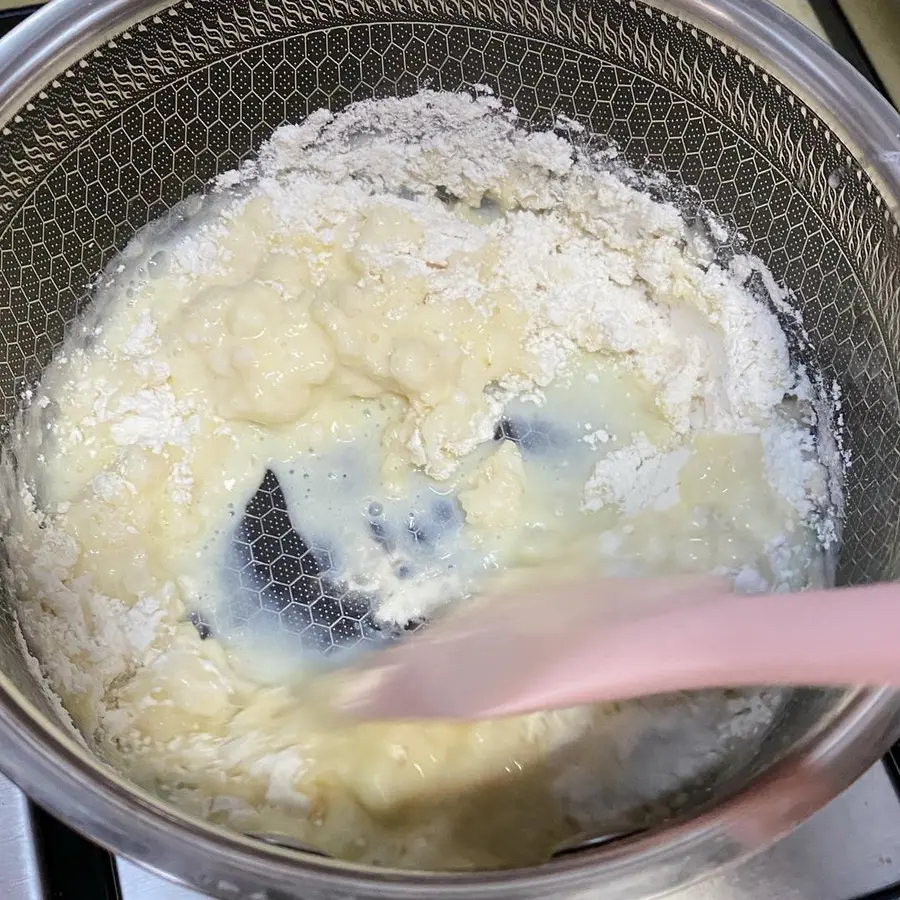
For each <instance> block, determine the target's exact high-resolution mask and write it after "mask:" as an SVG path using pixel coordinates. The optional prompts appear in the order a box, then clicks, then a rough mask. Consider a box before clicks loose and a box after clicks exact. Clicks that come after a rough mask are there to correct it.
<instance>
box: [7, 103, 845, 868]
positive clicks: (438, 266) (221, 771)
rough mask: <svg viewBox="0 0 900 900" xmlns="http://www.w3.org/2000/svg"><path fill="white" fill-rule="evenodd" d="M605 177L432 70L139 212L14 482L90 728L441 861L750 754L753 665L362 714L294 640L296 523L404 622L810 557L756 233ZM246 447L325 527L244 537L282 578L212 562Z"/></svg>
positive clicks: (33, 620) (314, 120) (815, 563)
mask: <svg viewBox="0 0 900 900" xmlns="http://www.w3.org/2000/svg"><path fill="white" fill-rule="evenodd" d="M620 174H621V173H619V174H617V173H616V171H614V169H613V163H612V162H611V161H610V156H609V154H591V153H589V152H587V151H576V150H574V149H573V147H572V146H571V145H570V144H569V143H568V142H566V141H565V140H563V139H562V138H559V137H557V136H555V135H554V134H552V133H537V134H529V133H527V132H525V131H523V130H521V129H520V128H519V127H518V126H517V124H516V122H515V120H514V117H513V116H512V115H511V114H509V113H507V112H506V111H504V110H503V109H502V107H501V105H500V103H499V102H498V101H496V100H494V99H493V98H492V97H490V96H489V95H486V94H485V93H483V92H482V93H480V94H479V95H478V96H477V98H476V99H473V98H471V97H468V96H466V95H447V94H435V93H429V92H425V93H422V94H420V95H418V96H416V97H413V98H409V99H406V100H383V101H378V102H366V103H361V104H357V105H354V106H352V107H350V108H349V109H348V110H347V111H346V112H344V113H343V114H341V115H339V116H332V115H331V114H330V113H327V112H324V111H322V112H318V113H315V114H313V115H312V116H310V117H309V118H308V119H307V120H306V121H305V122H303V123H302V124H300V125H295V126H286V127H284V128H281V129H279V130H278V131H277V132H276V133H275V134H274V135H273V137H272V139H271V141H270V142H269V143H268V144H267V145H266V146H265V147H264V148H263V149H262V151H261V152H260V155H259V158H258V160H256V161H254V162H252V163H248V164H247V165H245V166H244V167H243V169H242V170H241V171H240V172H238V173H229V174H228V175H226V176H223V177H222V178H220V179H219V181H218V183H217V185H216V187H215V190H214V191H213V194H212V196H211V197H209V198H207V199H205V200H204V201H202V202H201V201H199V200H194V201H189V202H187V203H186V204H184V205H183V206H182V207H181V208H180V210H179V212H178V216H177V217H174V218H173V219H172V221H170V222H168V223H164V224H162V225H154V226H151V227H150V228H149V229H147V230H146V231H145V232H144V233H143V234H141V235H139V236H138V237H137V238H136V239H135V241H133V242H132V244H131V245H129V248H127V249H126V251H125V252H124V253H123V254H122V258H121V259H120V260H118V261H116V263H114V264H113V266H111V268H110V273H109V276H108V277H105V278H104V279H102V280H101V283H102V284H103V285H104V288H103V289H102V290H101V291H100V292H99V295H98V297H97V300H96V301H95V304H94V307H95V310H96V312H95V313H94V314H93V318H92V319H91V320H90V321H86V323H85V326H84V329H83V333H82V334H79V335H76V336H73V338H72V339H71V340H70V341H68V342H67V344H66V347H65V350H64V352H63V353H62V354H60V355H59V356H58V357H57V359H56V360H55V361H54V363H53V364H52V365H51V367H50V368H49V369H48V371H47V373H46V374H45V377H44V380H43V383H42V385H41V388H40V389H39V391H38V393H37V395H36V396H35V398H34V402H33V403H32V405H31V407H30V409H29V411H28V412H27V413H26V415H25V416H24V418H23V421H22V423H21V428H20V432H19V435H18V443H17V445H16V447H15V452H16V455H17V458H18V469H17V471H16V476H15V480H14V481H13V480H9V481H8V483H6V484H4V485H3V490H4V493H5V494H6V500H7V505H8V508H9V510H10V522H9V523H8V524H9V526H10V528H11V529H12V530H13V531H14V533H15V535H16V539H15V540H12V541H10V542H9V548H10V557H11V562H12V568H13V577H14V580H15V589H16V594H17V596H18V597H19V598H20V601H19V604H18V616H19V621H20V624H21V627H22V632H23V634H24V638H25V640H26V641H27V645H28V647H29V648H30V649H31V651H32V652H33V653H34V655H35V657H36V658H37V659H38V660H40V664H41V667H42V671H43V673H44V675H45V676H46V677H47V679H48V682H49V684H50V686H51V687H52V688H53V690H54V691H55V692H57V694H58V695H59V697H60V698H61V700H62V702H63V704H64V706H65V709H66V710H67V711H68V712H69V713H70V714H71V716H72V718H73V720H74V722H75V724H76V725H77V726H78V728H79V729H80V730H81V733H82V734H83V735H84V737H85V739H86V740H87V741H88V743H89V744H90V745H91V746H92V747H93V748H94V749H96V750H97V751H98V752H99V753H101V754H102V755H103V756H105V757H106V758H107V759H108V760H109V761H111V762H112V763H113V764H114V765H116V766H117V767H119V768H120V769H122V770H123V771H124V772H125V773H126V774H127V775H128V776H129V777H131V778H132V779H134V780H135V781H137V782H138V783H140V784H141V785H143V786H145V787H147V788H148V789H150V790H153V791H156V792H157V793H159V794H161V795H162V796H164V797H166V798H169V799H170V800H172V802H174V803H176V804H178V805H180V806H181V807H182V808H185V809H187V810H189V811H191V812H194V813H197V814H199V815H202V816H205V817H207V818H209V819H211V820H212V821H215V822H218V823H223V824H228V825H231V826H232V827H235V828H239V829H244V830H247V831H255V832H268V833H272V832H282V833H284V834H286V835H288V836H290V837H293V838H295V839H298V840H301V841H303V842H306V843H309V844H312V845H315V846H318V847H321V848H322V849H324V850H325V851H326V852H328V853H330V854H332V855H335V856H338V857H345V858H348V859H355V860H362V861H368V862H374V863H378V864H386V865H399V866H407V867H420V868H452V869H466V868H481V867H486V868H491V867H496V866H501V865H509V864H527V863H532V862H535V861H539V860H541V859H543V858H545V857H546V855H547V854H548V853H549V852H550V850H551V849H552V848H553V847H554V846H555V845H556V844H557V843H558V842H559V841H562V840H564V839H565V838H567V837H568V836H571V835H572V834H573V833H575V832H578V831H581V830H603V829H604V828H609V829H610V830H614V828H613V826H616V827H618V826H623V825H625V824H628V823H632V824H633V823H634V822H642V821H644V820H645V819H646V818H647V817H648V816H652V814H654V813H657V812H659V809H660V808H669V807H671V806H672V805H673V803H676V801H675V800H673V799H672V796H675V795H678V794H679V793H681V792H682V791H683V790H684V789H686V787H688V786H689V785H690V784H691V783H693V781H695V780H701V781H702V780H703V779H704V778H708V777H711V775H712V774H713V773H715V771H717V769H718V768H719V767H720V766H721V764H722V762H723V760H724V759H725V757H726V756H727V755H728V754H730V753H741V752H743V753H747V754H752V752H753V747H754V739H755V738H756V737H757V736H758V734H759V733H761V732H762V731H764V730H765V728H766V727H767V726H768V725H769V724H770V722H771V720H772V715H773V709H774V705H775V702H774V701H773V700H771V699H765V698H761V697H760V696H759V695H757V694H747V695H743V694H741V695H737V696H732V695H729V696H725V695H722V694H719V693H715V692H714V693H712V694H709V695H704V696H700V697H681V696H679V697H674V698H663V699H656V700H652V701H647V702H646V703H635V704H624V705H622V706H610V707H602V708H584V709H578V710H569V711H563V712H559V713H554V714H547V715H538V716H530V717H525V718H516V719H505V720H500V721H495V722H486V723H479V724H477V725H466V726H459V725H452V726H451V725H444V724H440V723H431V724H419V725H406V724H404V725H397V724H391V723H381V724H377V725H367V726H365V727H354V726H352V725H348V724H347V723H336V722H334V721H333V719H332V717H331V715H330V713H329V710H328V703H327V697H328V691H329V689H330V688H329V684H328V682H327V680H324V681H319V680H317V679H315V678H313V679H310V678H309V674H308V664H307V662H306V659H305V657H304V656H303V655H304V654H305V653H306V652H307V649H308V646H307V644H306V643H304V641H307V640H308V637H309V634H311V633H313V632H314V631H315V629H317V628H318V629H320V631H321V629H322V628H324V627H325V626H320V625H318V624H317V623H315V622H311V620H310V618H309V617H311V616H312V615H313V613H310V612H309V608H308V607H307V606H306V605H304V603H301V602H300V601H299V600H297V599H296V598H293V597H292V595H291V590H292V589H296V590H299V588H297V585H298V584H300V583H301V582H302V581H303V579H302V578H301V575H303V571H304V570H303V566H304V565H311V560H312V559H313V557H315V558H316V559H317V560H321V559H323V558H325V557H327V558H328V559H329V560H330V562H331V567H332V568H331V570H330V574H329V575H328V578H330V579H331V581H332V582H333V584H331V587H329V588H328V590H329V591H331V593H328V591H326V590H325V588H324V587H322V582H320V584H319V586H318V587H317V588H315V590H319V591H321V597H320V599H317V603H318V604H319V607H318V608H319V610H320V611H321V610H322V609H328V608H332V607H333V608H339V610H340V611H342V615H343V616H344V619H345V620H347V619H349V618H350V613H348V612H347V607H344V606H340V604H344V603H347V604H349V603H350V600H349V599H348V596H347V595H346V594H343V595H342V594H341V592H342V591H346V590H347V589H348V587H352V588H355V589H359V590H361V591H366V592H368V594H370V595H372V596H374V597H375V598H376V599H375V600H373V603H374V604H375V607H376V608H375V610H374V615H375V618H377V619H378V620H379V621H380V622H382V623H385V622H390V623H392V624H394V625H397V626H402V625H404V624H406V623H407V622H409V621H410V620H413V619H419V618H422V617H427V616H428V615H430V614H432V613H433V612H434V610H435V609H436V608H437V607H439V606H440V605H442V604H444V603H447V602H449V601H451V600H453V599H456V598H459V597H460V596H461V595H464V594H468V593H473V592H477V591H479V590H490V589H499V588H501V587H503V586H504V585H506V586H514V585H515V584H517V583H520V582H521V581H526V582H531V581H533V580H534V579H535V578H547V577H553V576H554V575H556V576H558V575H559V573H560V572H563V573H566V574H574V573H576V572H578V571H581V570H589V571H595V572H598V573H601V574H602V573H608V574H619V575H621V574H634V575H639V574H643V573H648V574H649V573H655V572H660V571H662V572H667V571H717V572H720V573H722V574H724V575H726V576H728V577H731V578H732V579H733V580H734V582H735V584H736V586H737V587H738V588H739V589H741V590H754V591H755V590H788V589H791V588H799V587H802V586H804V585H806V584H811V583H819V582H821V581H822V580H823V579H824V572H825V566H824V551H825V547H824V543H825V541H823V538H828V539H832V538H833V534H834V530H833V527H832V526H831V519H830V516H831V513H832V508H833V504H834V502H835V500H836V494H837V490H836V485H834V484H830V483H829V480H828V477H827V473H826V471H825V470H824V468H823V466H822V464H821V462H820V460H819V459H818V457H817V455H816V451H817V447H816V445H815V442H813V441H812V439H811V437H810V429H811V428H812V426H813V425H814V424H815V416H814V415H813V411H812V406H811V403H812V400H813V399H814V392H813V390H812V388H811V387H810V385H809V383H808V380H807V378H806V376H805V374H804V373H802V372H796V371H792V369H791V367H790V363H789V355H788V347H787V341H786V339H785V337H784V335H783V334H782V332H781V330H780V329H779V327H778V323H777V321H776V319H775V317H774V315H773V314H772V313H771V312H770V311H769V310H768V309H767V308H766V307H765V306H764V305H763V304H762V303H760V302H759V301H758V300H756V299H754V297H753V296H752V295H751V294H750V292H749V291H748V290H747V289H746V288H745V282H746V280H747V278H748V277H749V276H750V274H752V273H753V272H760V271H761V270H760V266H759V264H758V262H756V261H752V260H751V261H748V260H746V259H743V258H738V259H737V260H735V262H734V263H733V264H732V266H731V268H730V269H727V270H726V269H723V268H721V267H719V266H717V265H716V264H715V263H713V262H712V259H713V258H714V254H713V252H712V248H711V247H710V246H709V245H708V244H707V243H705V242H704V241H703V240H702V239H701V238H699V237H698V236H697V235H696V234H694V233H692V232H690V230H689V229H688V228H687V227H686V225H685V224H684V222H683V220H682V218H681V216H680V215H679V213H678V211H677V209H675V207H674V206H671V205H667V204H663V203H659V202H656V201H654V200H653V199H652V198H651V197H650V196H649V195H648V194H646V193H644V192H641V191H639V190H637V189H635V188H634V187H631V186H628V185H626V184H625V182H624V181H623V180H621V178H620V177H619V176H620ZM632 180H633V179H632ZM765 274H766V273H764V272H763V275H764V276H765ZM773 289H774V286H773ZM773 301H774V302H779V303H784V298H783V297H782V296H781V295H780V294H779V296H778V297H774V298H773ZM495 437H496V440H495ZM270 469H271V470H272V471H275V472H276V474H277V476H278V479H279V485H280V488H281V490H282V491H283V493H284V495H285V497H286V503H287V506H288V509H289V512H290V518H291V527H293V528H294V529H296V530H297V531H298V532H299V533H300V534H301V535H303V536H304V539H305V540H306V542H307V543H309V545H310V547H311V548H312V549H310V550H309V552H308V553H307V555H306V557H304V559H305V560H306V562H305V563H304V562H303V561H302V560H299V559H298V558H296V557H292V556H291V553H292V552H294V551H291V549H290V547H291V546H292V545H291V540H292V537H291V533H290V532H289V529H288V530H285V528H286V526H283V525H281V526H279V527H281V528H282V531H281V532H280V533H278V534H275V535H274V536H273V535H271V534H266V535H263V536H261V537H260V536H256V537H252V538H249V537H246V538H243V539H244V540H246V541H247V542H250V541H251V540H252V541H255V542H265V541H268V542H269V544H270V545H271V546H274V547H276V549H275V550H274V551H273V553H274V556H275V557H277V558H278V559H281V563H280V565H281V568H279V569H278V571H279V573H280V574H279V576H278V577H279V578H280V579H281V581H279V582H278V583H277V584H275V585H274V586H273V585H272V584H268V583H263V581H264V579H263V580H260V579H261V578H262V576H260V575H258V573H256V569H254V568H253V566H252V565H250V564H243V566H244V567H243V569H242V571H241V573H240V578H238V581H237V582H234V583H233V582H229V581H227V580H226V579H225V577H224V575H223V571H222V570H223V568H224V562H225V561H226V560H227V559H230V558H231V557H230V556H229V554H231V553H233V546H232V545H233V542H234V538H235V527H236V524H237V523H238V522H239V521H240V520H241V517H242V514H243V510H244V507H245V506H246V504H247V502H248V501H249V500H250V498H251V497H253V495H254V493H255V492H256V489H257V487H258V486H259V485H260V483H261V481H262V479H263V477H264V476H265V474H266V472H267V470H270ZM5 471H7V472H8V473H9V472H12V471H13V470H12V467H11V466H7V467H6V469H5ZM258 515H261V516H262V515H264V514H263V512H259V513H258ZM265 515H268V516H270V517H271V515H272V514H271V513H265ZM376 526H377V527H376ZM373 535H375V537H376V538H377V540H376V539H374V538H373ZM273 541H274V544H273V543H272V542H273ZM277 548H281V549H280V550H278V549H277ZM279 552H280V553H282V557H278V553H279ZM273 565H274V564H273ZM317 565H318V563H317ZM322 565H324V563H323V564H322ZM303 577H304V578H305V577H306V576H305V575H303ZM241 579H243V580H241ZM254 579H256V580H254ZM303 583H306V582H303ZM248 592H249V593H248ZM248 597H249V598H250V599H249V601H248ZM316 597H318V595H316ZM254 598H258V599H254ZM314 599H315V598H314ZM304 602H305V603H306V604H308V603H309V598H306V600H305V601H304ZM248 603H249V604H250V607H252V608H249V610H248ZM242 604H243V605H242ZM254 604H255V605H254ZM336 605H337V606H336ZM313 609H315V607H313ZM235 610H237V611H235ZM548 614H549V613H548ZM304 615H305V616H307V617H308V618H307V619H303V616H304ZM229 622H232V623H233V622H239V625H229V624H228V623H229ZM298 623H300V624H299V625H298ZM346 624H347V622H346V621H344V625H345V626H346ZM333 627H334V629H337V625H333ZM304 628H306V629H307V630H306V631H303V629H304ZM204 629H205V631H204ZM320 631H318V632H315V633H317V634H318V633H320ZM301 632H302V633H301ZM210 633H211V635H212V636H211V637H210ZM334 633H335V632H331V635H332V636H333V634H334ZM298 636H299V637H298ZM206 638H208V639H206ZM254 651H255V652H254ZM298 655H299V656H300V657H301V658H302V659H301V662H302V663H303V664H302V665H300V664H298V662H297V659H296V658H297V657H298ZM661 754H665V758H664V760H663V757H662V756H661ZM670 794H671V795H672V796H670ZM676 805H677V804H676Z"/></svg>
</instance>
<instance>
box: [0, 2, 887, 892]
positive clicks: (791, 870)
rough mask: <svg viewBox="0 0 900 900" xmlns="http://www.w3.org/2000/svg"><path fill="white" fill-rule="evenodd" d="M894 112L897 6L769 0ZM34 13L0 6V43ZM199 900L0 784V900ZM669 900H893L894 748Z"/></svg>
mask: <svg viewBox="0 0 900 900" xmlns="http://www.w3.org/2000/svg"><path fill="white" fill-rule="evenodd" d="M774 2H776V3H778V4H779V5H781V6H782V7H783V8H784V9H785V11H786V12H788V13H789V14H791V15H793V16H795V17H796V18H798V19H799V20H800V21H801V22H803V23H804V24H805V25H806V26H807V27H809V28H811V29H812V30H814V31H816V32H817V33H818V34H819V35H820V36H821V37H823V38H825V39H826V40H829V41H830V42H831V43H832V44H833V45H834V46H835V48H836V49H837V50H838V51H839V52H841V53H842V54H844V55H845V56H846V57H847V58H848V59H849V60H850V62H852V63H853V64H854V65H856V66H857V68H858V69H859V70H860V71H861V72H862V73H863V74H864V75H865V76H866V77H867V78H869V80H870V81H872V83H873V84H874V85H875V86H876V87H877V88H878V89H879V90H881V91H882V92H883V93H885V94H886V95H888V96H889V97H892V98H893V100H894V102H896V103H900V56H898V55H897V54H896V46H897V41H898V40H900V0H774ZM34 8H35V7H23V6H21V0H0V35H2V34H4V33H5V32H6V31H8V30H10V28H12V27H14V26H15V25H16V24H17V23H18V22H20V21H21V20H22V19H24V18H25V17H26V16H27V15H29V14H30V13H31V12H32V11H33V9H34ZM85 898H86V900H202V897H201V895H200V894H198V893H196V892H195V891H192V890H189V889H187V888H185V887H182V886H180V885H175V884H173V883H171V882H169V881H167V880H166V879H165V878H163V877H161V876H159V875H156V874H154V873H152V872H149V871H146V870H144V869H142V868H140V867H139V866H137V865H135V864H134V863H132V862H130V861H128V860H125V859H122V858H116V857H114V856H112V855H111V854H110V853H108V852H107V851H106V850H104V849H103V848H101V847H99V846H97V845H96V844H93V843H91V842H90V841H88V840H87V839H85V838H83V837H81V836H80V835H78V834H76V833H75V832H74V831H72V830H70V829H69V828H67V827H66V826H65V825H62V824H61V823H60V822H58V821H57V820H56V819H54V818H53V817H52V816H50V815H49V814H47V813H46V812H44V811H43V810H41V809H39V808H38V807H36V806H35V805H34V804H32V803H31V802H30V801H29V800H28V799H27V798H26V797H25V796H24V795H23V794H22V792H21V791H19V790H18V788H16V787H15V785H13V784H12V783H11V782H10V781H8V780H7V779H5V778H3V776H0V900H85ZM669 898H670V900H900V744H898V745H897V746H896V747H895V748H894V750H892V751H891V752H890V753H888V755H887V756H886V757H885V758H884V760H883V761H882V762H880V763H878V764H877V765H876V766H874V767H873V768H872V769H870V770H869V771H868V772H867V773H866V774H865V775H864V776H863V777H862V778H861V779H860V780H859V781H858V782H857V783H856V784H855V785H854V786H853V787H851V788H850V789H849V790H848V791H846V792H845V793H844V794H842V795H841V796H840V797H838V798H837V799H836V800H834V801H833V802H832V803H831V804H829V806H827V807H826V808H825V809H824V810H822V811H821V812H819V813H818V814H817V815H816V816H814V817H813V818H812V819H810V820H809V821H808V822H806V823H805V824H804V825H802V826H801V827H800V828H798V829H797V830H796V831H795V832H794V833H793V834H791V835H790V836H789V837H787V838H785V839H784V840H782V841H780V842H779V843H777V844H775V845H774V846H773V847H771V848H770V849H769V850H768V851H766V852H764V853H761V854H759V855H757V856H756V857H754V858H753V859H751V860H750V861H748V862H746V863H744V864H742V865H740V866H737V867H735V868H733V869H731V870H729V871H727V872H725V873H723V874H721V875H719V876H717V877H714V878H711V879H708V880H707V881H704V882H702V883H700V884H698V885H695V886H694V887H691V888H688V889H685V890H682V891H679V892H677V893H675V894H671V895H669Z"/></svg>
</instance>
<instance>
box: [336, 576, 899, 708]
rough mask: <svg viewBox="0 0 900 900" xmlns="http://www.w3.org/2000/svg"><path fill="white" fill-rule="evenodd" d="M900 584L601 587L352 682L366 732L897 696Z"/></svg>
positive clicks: (446, 625) (456, 624) (536, 605)
mask: <svg viewBox="0 0 900 900" xmlns="http://www.w3.org/2000/svg"><path fill="white" fill-rule="evenodd" d="M898 632H900V584H893V583H883V584H873V585H867V586H864V587H854V588H839V589H834V590H817V591H805V592H802V593H796V594H771V595H752V596H751V595H737V594H734V593H732V592H731V590H730V589H729V588H728V587H727V586H726V585H724V584H722V583H719V582H717V581H714V580H712V579H705V578H695V577H674V578H665V579H657V580H633V581H629V580H605V581H602V580H596V581H588V582H582V583H578V584H570V585H566V586H558V587H553V588H545V589H540V590H536V591H534V592H532V593H529V594H526V595H521V594H519V595H515V596H512V595H510V596H502V597H496V598H489V599H486V600H484V601H476V602H473V603H471V604H469V605H468V606H464V607H462V608H459V609H457V610H454V611H453V612H451V613H450V614H448V615H447V616H446V617H445V618H444V619H442V620H440V621H438V622H435V623H434V624H433V625H432V626H431V627H429V628H427V629H425V630H424V631H423V632H421V633H420V634H419V635H416V636H415V637H413V638H411V639H410V640H408V641H406V642H404V643H401V644H399V645H397V646H396V647H393V648H391V649H389V650H386V651H384V652H382V653H380V654H378V655H377V656H374V657H372V658H371V659H370V660H369V661H367V662H366V663H364V664H363V665H362V666H361V667H359V668H357V669H355V670H352V671H348V672H346V675H345V677H347V678H348V680H347V681H346V682H345V683H344V684H343V687H342V689H341V690H340V691H339V699H338V705H339V706H340V707H341V709H342V710H344V711H345V712H348V713H351V714H352V715H353V716H355V717H358V718H363V719H429V718H439V719H464V720H473V719H481V718H488V717H492V716H502V715H508V714H513V713H525V712H530V711H535V710H542V709H555V708H564V707H569V706H576V705H578V704H583V703H595V702H600V701H609V700H623V699H627V698H632V697H638V696H646V695H650V694H660V693H667V692H671V691H678V690H692V689H700V688H712V687H742V686H749V685H756V686H761V685H798V686H799V685H809V686H813V685H817V686H832V685H833V686H838V685H843V684H867V685H876V684H895V685H897V686H900V645H898V641H897V634H898Z"/></svg>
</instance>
